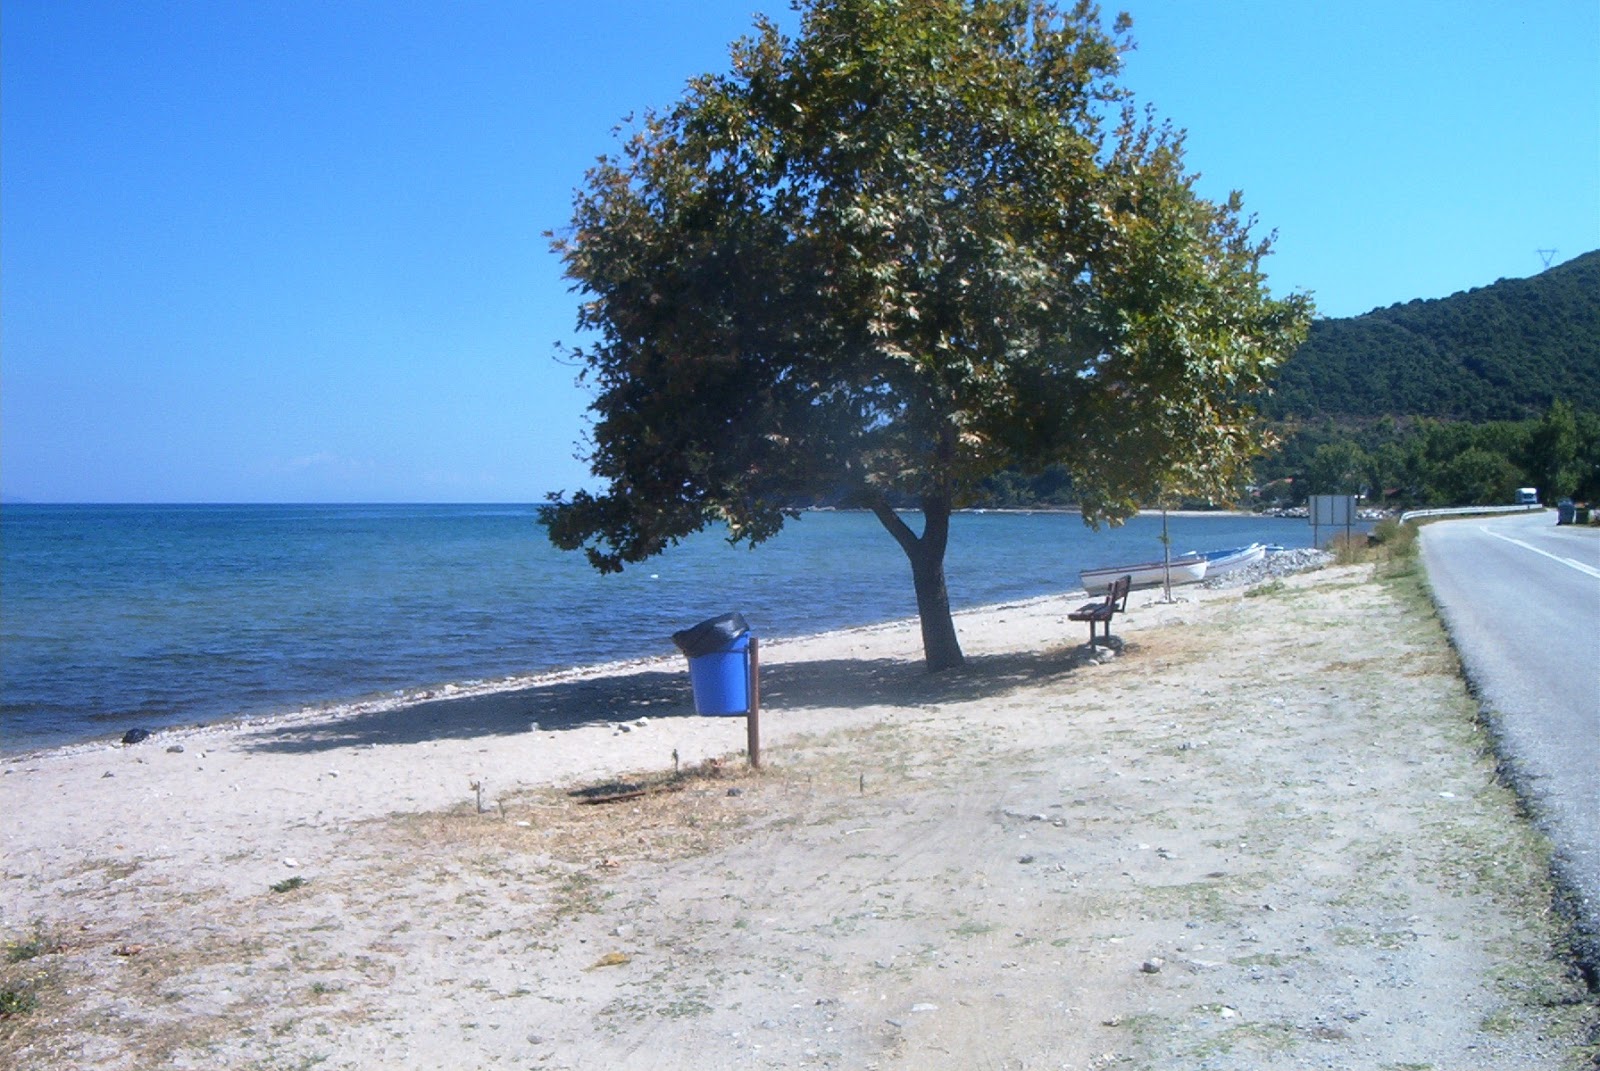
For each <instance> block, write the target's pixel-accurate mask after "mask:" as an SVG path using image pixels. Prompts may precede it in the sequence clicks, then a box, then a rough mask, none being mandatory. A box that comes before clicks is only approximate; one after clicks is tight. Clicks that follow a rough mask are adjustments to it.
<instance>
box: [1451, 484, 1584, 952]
mask: <svg viewBox="0 0 1600 1071" xmlns="http://www.w3.org/2000/svg"><path fill="white" fill-rule="evenodd" d="M1422 560H1423V564H1424V566H1425V567H1426V569H1427V573H1428V580H1429V582H1430V584H1431V585H1432V587H1433V592H1434V598H1435V600H1436V602H1437V603H1438V606H1439V610H1440V613H1441V615H1442V616H1443V617H1444V621H1445V625H1446V626H1447V627H1448V628H1449V630H1450V635H1451V637H1452V639H1453V640H1454V641H1455V645H1456V649H1457V650H1458V651H1459V652H1460V654H1461V659H1462V662H1463V664H1464V667H1465V669H1466V673H1467V678H1468V680H1469V681H1471V683H1472V686H1473V688H1474V689H1475V690H1476V692H1477V694H1478V698H1479V700H1480V702H1481V703H1482V704H1483V707H1484V709H1485V710H1486V711H1487V712H1488V713H1489V715H1490V719H1491V722H1492V724H1494V726H1495V729H1496V733H1497V735H1498V736H1499V738H1500V748H1501V753H1502V756H1503V757H1504V758H1505V759H1506V760H1507V762H1508V764H1509V766H1510V769H1511V774H1512V778H1513V780H1514V781H1515V782H1516V784H1517V788H1518V790H1519V792H1521V793H1522V795H1523V797H1524V798H1525V799H1526V800H1527V801H1528V802H1529V804H1530V805H1531V807H1532V810H1533V813H1534V815H1535V816H1536V818H1537V819H1538V821H1539V823H1540V825H1541V827H1542V828H1543V829H1544V830H1545V832H1546V833H1547V834H1548V835H1549V836H1550V838H1551V840H1552V841H1553V842H1554V843H1555V847H1556V854H1557V860H1556V865H1557V869H1558V871H1559V872H1560V873H1561V875H1562V877H1563V879H1564V880H1565V882H1566V884H1567V885H1568V886H1569V889H1570V892H1571V893H1572V896H1573V900H1574V901H1575V902H1574V905H1573V906H1574V909H1575V912H1576V915H1577V922H1578V928H1579V931H1580V935H1581V937H1582V939H1583V944H1584V945H1585V947H1584V948H1583V949H1582V952H1583V957H1584V959H1585V961H1586V963H1587V965H1588V967H1589V969H1590V970H1591V971H1593V970H1595V969H1596V968H1597V967H1600V529H1597V528H1577V527H1574V526H1571V525H1563V526H1561V527H1557V526H1556V523H1555V513H1554V512H1549V511H1546V512H1543V513H1532V514H1516V515H1513V516H1509V517H1495V518H1469V519H1462V520H1452V521H1442V522H1436V523H1434V524H1430V525H1427V526H1425V527H1424V528H1423V529H1422Z"/></svg>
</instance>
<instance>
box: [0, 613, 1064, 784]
mask: <svg viewBox="0 0 1600 1071" xmlns="http://www.w3.org/2000/svg"><path fill="white" fill-rule="evenodd" d="M1084 595H1085V593H1084V592H1083V591H1082V590H1081V589H1079V590H1077V591H1069V592H1062V593H1058V594H1052V595H1038V596H1033V597H1031V598H1027V599H1017V600H1010V601H1006V602H1000V603H993V604H987V605H983V606H975V607H971V608H969V609H966V610H957V611H955V612H954V613H953V615H952V616H953V617H954V618H955V621H956V627H957V630H958V631H959V629H960V627H961V621H962V619H963V618H964V617H974V618H981V617H985V616H987V615H989V614H992V613H995V612H999V611H1003V610H1006V609H1012V608H1017V607H1023V606H1029V605H1032V604H1035V603H1045V602H1052V601H1055V600H1058V599H1066V600H1069V601H1071V600H1076V599H1079V598H1082V597H1084ZM917 628H918V621H917V619H916V618H915V617H908V618H896V619H891V620H888V621H879V622H873V623H869V624H865V625H850V626H846V627H843V628H836V629H826V630H824V631H821V632H815V633H807V634H804V635H800V636H790V637H779V638H773V639H768V638H766V637H763V638H762V640H761V650H762V653H763V656H764V657H772V656H773V655H774V653H775V652H777V653H781V652H782V651H783V650H784V649H785V648H786V647H789V646H792V645H797V644H829V643H831V642H835V641H838V640H842V639H843V638H845V637H850V636H857V635H871V634H874V633H879V632H888V631H899V632H907V633H909V632H913V631H915V630H916V629H917ZM642 672H660V673H665V674H671V673H677V674H678V675H679V676H681V677H682V680H683V683H684V685H685V686H687V684H688V680H689V673H688V667H687V665H686V664H685V660H684V657H683V656H682V655H681V654H668V655H647V656H642V657H638V658H622V659H615V660H612V661H607V662H595V663H590V664H586V665H574V666H565V667H561V668H558V669H551V670H544V671H540V672H535V673H525V674H515V675H512V676H508V677H500V678H495V679H485V680H475V681H459V682H451V683H447V684H441V685H432V686H426V685H425V686H419V687H416V688H409V689H405V690H403V691H402V692H399V693H386V694H378V695H373V696H368V697H362V698H358V699H353V700H348V701H341V700H327V701H323V702H317V703H308V704H306V705H304V706H300V707H296V708H294V709H292V710H284V711H276V712H271V713H260V714H241V715H238V716H232V717H221V718H216V719H214V720H212V721H208V722H205V723H203V724H180V725H170V726H165V727H162V728H156V729H150V730H148V732H149V736H148V737H146V738H144V739H141V740H140V741H139V742H138V743H134V744H124V743H122V742H121V739H120V736H121V733H119V732H118V731H115V730H113V731H111V732H108V733H107V734H106V735H104V736H97V737H94V738H91V739H86V740H76V741H73V742H70V743H64V744H50V745H44V746H41V747H32V748H23V749H19V750H17V751H5V752H0V768H3V767H5V766H8V765H15V764H17V763H22V762H28V761H34V760H39V759H48V758H50V757H52V756H58V755H59V756H62V757H67V756H76V755H81V754H85V753H94V752H101V751H123V750H128V749H140V748H145V749H147V750H155V749H157V748H159V747H160V746H161V745H163V744H187V743H188V742H190V741H195V740H205V739H207V738H210V737H216V736H220V735H225V734H229V733H235V732H243V731H246V730H250V731H257V730H260V731H281V730H292V729H294V728H296V727H300V726H305V725H309V724H328V723H336V722H338V721H341V720H346V719H356V718H363V717H372V716H380V715H392V714H401V713H404V712H405V711H408V710H412V709H415V708H418V707H423V706H426V705H428V704H431V703H437V702H454V701H472V700H485V699H488V700H493V699H497V698H504V697H508V696H515V695H519V694H522V693H527V692H534V691H538V690H540V689H543V688H549V687H553V686H557V685H563V684H570V683H574V682H587V681H602V680H606V679H609V678H613V677H617V676H625V675H631V674H635V673H642ZM685 694H687V693H685ZM686 713H687V715H688V716H696V717H698V716H699V715H694V714H693V709H692V702H691V703H690V704H689V708H688V710H687V712H686ZM138 727H139V726H134V725H129V726H128V727H127V728H128V729H132V728H138ZM126 731H127V730H126V729H125V730H122V732H126Z"/></svg>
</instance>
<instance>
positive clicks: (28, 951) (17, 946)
mask: <svg viewBox="0 0 1600 1071" xmlns="http://www.w3.org/2000/svg"><path fill="white" fill-rule="evenodd" d="M65 948H66V945H65V944H63V943H62V942H61V941H59V940H57V939H56V938H55V937H54V936H52V935H51V934H50V933H48V932H47V931H46V930H45V928H44V927H43V925H41V924H39V923H35V924H34V927H33V932H32V933H31V934H29V935H28V936H27V937H24V938H22V939H20V940H17V941H7V942H6V955H5V960H6V962H7V963H26V962H28V961H29V960H30V959H38V958H39V957H40V956H48V955H50V954H51V953H53V952H61V951H63V950H64V949H65Z"/></svg>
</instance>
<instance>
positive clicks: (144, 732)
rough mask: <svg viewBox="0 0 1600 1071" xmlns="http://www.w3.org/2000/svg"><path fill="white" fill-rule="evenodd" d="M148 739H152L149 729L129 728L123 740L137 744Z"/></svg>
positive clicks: (125, 742)
mask: <svg viewBox="0 0 1600 1071" xmlns="http://www.w3.org/2000/svg"><path fill="white" fill-rule="evenodd" d="M148 739H150V730H149V729H129V730H128V731H127V732H125V733H123V734H122V742H123V743H124V744H137V743H139V742H140V741H141V740H148Z"/></svg>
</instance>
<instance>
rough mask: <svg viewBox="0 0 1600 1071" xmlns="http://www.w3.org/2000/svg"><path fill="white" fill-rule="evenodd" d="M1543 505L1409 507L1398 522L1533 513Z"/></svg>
mask: <svg viewBox="0 0 1600 1071" xmlns="http://www.w3.org/2000/svg"><path fill="white" fill-rule="evenodd" d="M1542 509H1544V507H1543V506H1537V505H1535V506H1451V507H1450V508H1448V509H1411V510H1406V511H1405V512H1404V513H1402V514H1400V523H1401V524H1405V523H1406V522H1407V521H1414V520H1416V519H1417V518H1419V517H1477V516H1479V515H1482V514H1489V513H1535V512H1538V511H1539V510H1542Z"/></svg>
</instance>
